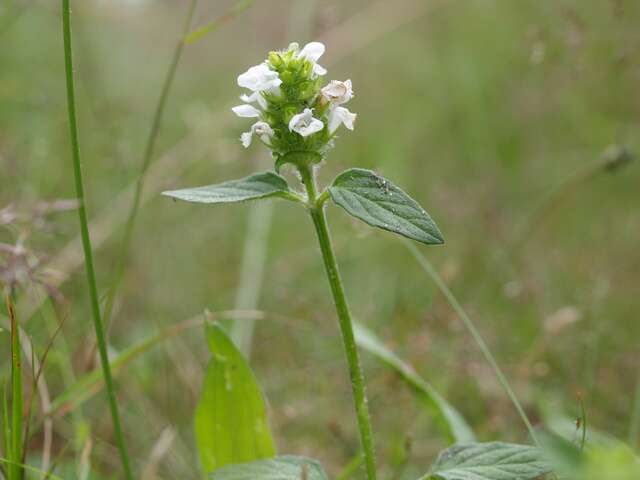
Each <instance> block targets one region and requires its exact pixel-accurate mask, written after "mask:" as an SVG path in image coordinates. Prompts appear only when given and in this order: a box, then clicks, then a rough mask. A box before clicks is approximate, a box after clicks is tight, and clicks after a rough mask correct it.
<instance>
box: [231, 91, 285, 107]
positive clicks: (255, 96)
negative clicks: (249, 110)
mask: <svg viewBox="0 0 640 480" xmlns="http://www.w3.org/2000/svg"><path fill="white" fill-rule="evenodd" d="M275 89H276V90H278V91H279V90H280V89H279V88H278V87H275ZM240 100H242V101H243V102H247V103H253V102H257V103H258V105H259V106H260V108H262V109H263V110H266V109H267V101H266V100H265V98H264V97H263V96H262V93H261V92H253V93H252V94H251V95H247V94H246V93H243V94H242V95H240Z"/></svg>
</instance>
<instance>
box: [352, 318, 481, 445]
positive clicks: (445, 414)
mask: <svg viewBox="0 0 640 480" xmlns="http://www.w3.org/2000/svg"><path fill="white" fill-rule="evenodd" d="M354 330H355V334H356V342H357V344H358V346H359V347H360V348H362V349H364V350H366V351H367V352H369V353H371V354H372V355H374V356H375V357H376V358H378V359H379V360H381V361H383V362H384V363H385V364H387V365H388V366H389V367H390V368H392V369H393V370H394V371H395V372H397V373H398V374H399V375H400V377H401V378H402V379H403V380H404V381H405V382H406V383H407V384H408V385H409V386H410V387H411V388H412V389H413V390H414V391H415V392H416V395H417V396H418V398H420V400H421V401H422V402H423V403H424V404H425V405H426V406H427V407H428V408H429V409H430V410H431V412H432V413H433V414H434V416H435V418H436V420H437V422H438V425H440V427H441V428H442V430H443V431H444V434H445V435H446V437H447V439H448V440H449V441H451V442H455V443H470V442H475V440H476V439H475V435H474V434H473V430H472V429H471V427H470V426H469V425H468V424H467V422H466V420H465V419H464V417H463V416H462V415H461V414H460V412H458V411H457V410H456V409H455V407H453V406H452V405H451V404H450V403H449V402H447V401H446V400H445V398H444V397H442V395H440V394H439V393H438V392H437V391H436V390H435V388H433V387H432V386H431V385H430V384H429V383H428V382H427V381H425V380H424V379H423V378H422V377H421V376H420V375H418V374H417V373H416V372H415V370H414V369H413V368H412V367H411V366H410V365H409V364H407V363H405V362H404V361H403V360H402V359H401V358H400V357H398V356H397V355H396V354H395V353H394V352H392V351H391V350H390V349H388V348H387V347H386V346H385V345H384V344H383V343H382V342H381V341H380V339H378V337H376V335H375V334H374V333H373V332H372V331H371V330H369V329H367V328H366V327H365V326H363V325H361V324H358V323H356V324H355V325H354Z"/></svg>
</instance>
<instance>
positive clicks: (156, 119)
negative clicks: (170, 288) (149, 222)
mask: <svg viewBox="0 0 640 480" xmlns="http://www.w3.org/2000/svg"><path fill="white" fill-rule="evenodd" d="M197 3H198V0H191V4H190V5H189V10H188V11H187V17H186V19H185V22H184V26H183V28H182V34H181V35H180V39H179V40H178V43H177V44H176V47H175V49H174V51H173V56H172V57H171V63H170V64H169V69H168V70H167V75H166V76H165V79H164V82H163V84H162V90H161V91H160V97H159V98H158V103H157V105H156V110H155V113H154V115H153V120H152V122H151V130H150V131H149V136H148V137H147V143H146V145H145V149H144V155H143V157H142V165H141V167H140V174H139V175H138V179H137V180H136V186H135V190H134V193H133V201H132V203H131V207H130V209H129V214H128V216H127V222H126V223H125V226H124V235H123V237H122V244H121V246H120V252H119V255H118V261H117V264H116V270H115V274H114V279H113V284H112V285H111V288H110V289H109V293H108V295H107V300H106V302H105V308H104V321H105V323H106V324H107V325H108V324H109V321H110V319H111V314H112V313H113V304H114V301H115V297H116V293H117V291H118V286H119V285H120V282H121V281H122V277H123V276H124V270H125V266H126V263H127V255H128V254H129V248H130V245H131V240H132V238H133V227H134V225H135V223H136V219H137V217H138V212H139V211H140V203H141V199H142V191H143V189H144V183H145V178H146V174H147V170H149V165H151V160H152V158H153V153H154V151H155V146H156V140H157V139H158V134H159V133H160V126H161V123H162V117H163V113H164V109H165V105H166V104H167V98H169V92H170V90H171V86H172V85H173V79H174V78H175V76H176V70H177V69H178V64H179V63H180V58H181V57H182V51H183V49H184V44H185V42H184V40H183V38H184V36H185V35H186V34H187V32H188V31H189V29H190V28H191V23H192V21H193V14H194V12H195V9H196V5H197Z"/></svg>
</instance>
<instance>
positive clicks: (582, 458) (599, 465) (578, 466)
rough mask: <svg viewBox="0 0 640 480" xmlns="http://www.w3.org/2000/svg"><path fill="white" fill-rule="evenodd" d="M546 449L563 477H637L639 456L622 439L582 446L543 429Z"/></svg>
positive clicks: (581, 479)
mask: <svg viewBox="0 0 640 480" xmlns="http://www.w3.org/2000/svg"><path fill="white" fill-rule="evenodd" d="M541 440H542V446H543V450H544V452H545V453H546V455H547V457H548V458H549V460H550V462H551V464H552V465H553V468H554V471H555V472H556V473H557V474H558V475H559V478H561V479H563V480H602V479H615V480H637V479H638V478H640V457H638V456H637V455H636V454H635V453H634V452H633V451H632V450H631V449H630V448H629V447H628V446H626V445H624V444H623V443H622V442H619V443H613V442H607V443H605V444H601V443H599V444H588V445H587V447H586V448H585V449H581V448H580V447H578V446H577V445H576V444H574V443H573V442H570V441H569V440H566V439H565V438H563V437H561V436H560V435H556V434H553V433H547V432H545V433H543V434H542V435H541Z"/></svg>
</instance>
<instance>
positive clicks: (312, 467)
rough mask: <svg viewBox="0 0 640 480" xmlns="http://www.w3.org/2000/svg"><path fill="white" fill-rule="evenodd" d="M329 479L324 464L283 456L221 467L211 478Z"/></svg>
mask: <svg viewBox="0 0 640 480" xmlns="http://www.w3.org/2000/svg"><path fill="white" fill-rule="evenodd" d="M301 479H303V480H304V479H306V480H327V475H326V474H325V473H324V470H323V469H322V466H321V465H320V464H319V463H318V462H317V461H315V460H312V459H310V458H306V457H295V456H292V455H283V456H281V457H275V458H270V459H268V460H259V461H257V462H250V463H241V464H239V465H229V466H227V467H223V468H220V469H218V470H216V471H215V472H213V473H211V474H209V480H301Z"/></svg>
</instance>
